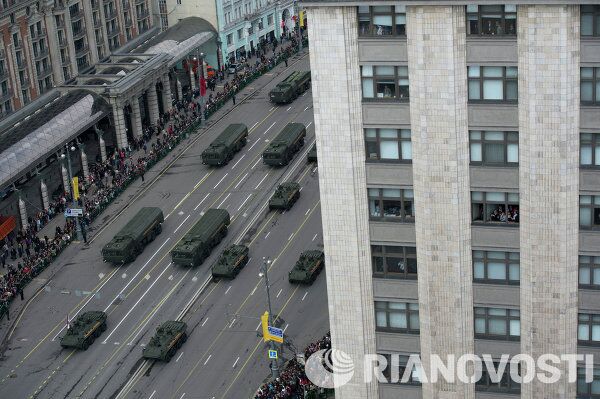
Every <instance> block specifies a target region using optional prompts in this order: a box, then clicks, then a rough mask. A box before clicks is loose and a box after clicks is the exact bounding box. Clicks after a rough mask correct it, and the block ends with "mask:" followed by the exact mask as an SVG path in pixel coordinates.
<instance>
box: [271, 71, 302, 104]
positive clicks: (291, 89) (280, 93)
mask: <svg viewBox="0 0 600 399" xmlns="http://www.w3.org/2000/svg"><path fill="white" fill-rule="evenodd" d="M309 87H310V71H294V72H292V73H291V74H290V75H289V76H288V77H287V78H285V79H284V80H282V81H281V82H279V83H278V84H277V86H275V87H274V88H273V90H271V91H270V92H269V99H270V100H271V102H273V103H275V104H285V103H291V102H292V101H294V100H295V99H296V98H298V96H299V95H300V94H302V93H304V92H305V91H306V90H308V88H309Z"/></svg>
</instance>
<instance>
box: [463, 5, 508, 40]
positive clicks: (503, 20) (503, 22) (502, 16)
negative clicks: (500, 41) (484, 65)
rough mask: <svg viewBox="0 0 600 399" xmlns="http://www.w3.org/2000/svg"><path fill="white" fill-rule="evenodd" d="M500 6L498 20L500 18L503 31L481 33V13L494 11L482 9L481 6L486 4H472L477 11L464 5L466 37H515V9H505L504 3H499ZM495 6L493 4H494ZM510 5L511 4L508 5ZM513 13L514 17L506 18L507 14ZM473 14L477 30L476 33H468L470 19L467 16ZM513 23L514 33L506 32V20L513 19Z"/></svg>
mask: <svg viewBox="0 0 600 399" xmlns="http://www.w3.org/2000/svg"><path fill="white" fill-rule="evenodd" d="M499 5H500V6H501V7H502V11H500V20H501V25H502V26H501V28H502V31H503V33H487V34H486V33H483V21H482V14H485V13H492V12H495V11H482V9H481V7H487V6H488V5H483V4H482V5H473V6H474V7H477V12H473V11H469V7H470V6H466V7H465V17H466V28H467V37H469V36H470V37H514V38H516V37H517V29H518V25H517V23H518V22H517V10H516V8H515V11H506V6H507V5H506V4H499ZM494 6H495V5H494ZM509 6H512V5H509ZM511 15H514V18H507V17H508V16H511ZM472 16H475V17H476V21H477V32H478V33H470V31H471V23H470V21H471V19H469V17H472ZM513 19H514V21H515V23H514V33H506V32H507V30H508V29H507V26H508V25H507V21H510V20H513Z"/></svg>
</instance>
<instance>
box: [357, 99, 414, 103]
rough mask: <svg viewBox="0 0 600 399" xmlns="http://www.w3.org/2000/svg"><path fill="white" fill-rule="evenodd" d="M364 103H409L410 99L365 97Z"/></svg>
mask: <svg viewBox="0 0 600 399" xmlns="http://www.w3.org/2000/svg"><path fill="white" fill-rule="evenodd" d="M362 102H363V104H409V103H410V99H408V98H407V99H401V100H400V99H394V98H391V99H386V98H363V99H362Z"/></svg>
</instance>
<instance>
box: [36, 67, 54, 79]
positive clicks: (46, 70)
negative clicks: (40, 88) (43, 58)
mask: <svg viewBox="0 0 600 399" xmlns="http://www.w3.org/2000/svg"><path fill="white" fill-rule="evenodd" d="M37 72H38V79H43V78H45V77H46V76H48V75H51V74H52V67H51V66H50V65H46V67H45V68H43V67H42V68H40V70H39V71H37Z"/></svg>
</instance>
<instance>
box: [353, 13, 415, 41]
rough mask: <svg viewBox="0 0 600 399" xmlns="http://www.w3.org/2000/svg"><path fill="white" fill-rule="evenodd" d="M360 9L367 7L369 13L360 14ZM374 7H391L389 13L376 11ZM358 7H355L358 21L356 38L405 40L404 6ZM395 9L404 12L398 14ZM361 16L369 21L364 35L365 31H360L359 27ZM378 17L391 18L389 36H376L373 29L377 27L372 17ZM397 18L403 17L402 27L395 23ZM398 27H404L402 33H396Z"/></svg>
mask: <svg viewBox="0 0 600 399" xmlns="http://www.w3.org/2000/svg"><path fill="white" fill-rule="evenodd" d="M360 7H369V12H368V13H365V12H361V9H360ZM375 7H391V8H390V11H385V12H383V11H376V10H375ZM375 7H374V6H358V7H356V18H357V19H358V21H357V22H358V24H357V25H358V37H359V38H361V37H377V38H383V37H387V38H398V37H400V38H406V6H393V5H392V6H387V5H386V6H375ZM396 7H398V8H399V9H402V8H404V11H403V12H402V11H400V12H398V11H397V10H396ZM361 16H362V17H363V18H364V17H365V16H368V18H369V19H368V21H369V27H368V32H367V33H365V30H363V29H362V25H361V23H360V22H361V19H360V18H361ZM378 16H391V18H392V27H391V31H390V32H391V33H390V34H387V35H385V34H381V35H378V34H377V30H376V29H375V26H377V25H376V24H375V23H374V22H373V20H374V17H378ZM399 16H404V25H402V24H398V22H397V18H398V17H399ZM398 26H404V29H403V32H401V33H398Z"/></svg>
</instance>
